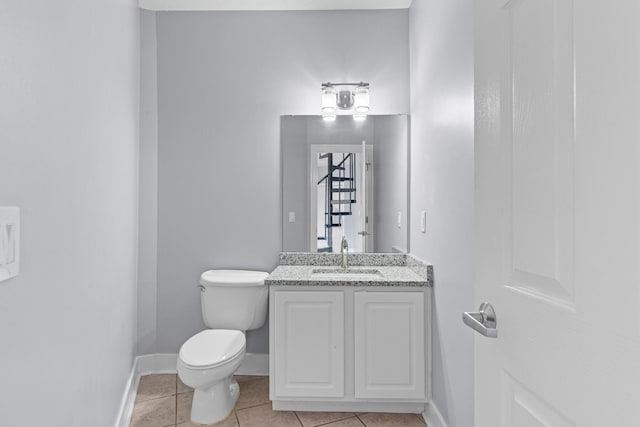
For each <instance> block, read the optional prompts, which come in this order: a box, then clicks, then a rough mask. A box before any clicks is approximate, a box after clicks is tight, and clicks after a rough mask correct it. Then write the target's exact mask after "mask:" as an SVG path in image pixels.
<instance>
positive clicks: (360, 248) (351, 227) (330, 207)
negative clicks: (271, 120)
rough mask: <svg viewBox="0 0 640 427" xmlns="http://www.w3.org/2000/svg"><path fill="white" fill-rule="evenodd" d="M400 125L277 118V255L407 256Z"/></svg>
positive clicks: (394, 119)
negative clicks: (344, 250) (345, 250)
mask: <svg viewBox="0 0 640 427" xmlns="http://www.w3.org/2000/svg"><path fill="white" fill-rule="evenodd" d="M407 129H408V118H407V116H405V115H393V116H391V115H390V116H368V118H367V120H366V121H360V122H359V121H354V120H353V119H352V118H351V117H350V116H338V117H337V120H336V121H334V122H327V121H323V120H322V117H321V116H283V117H282V119H281V132H282V133H281V151H282V153H281V154H282V208H283V210H282V211H283V222H282V233H283V234H282V248H283V251H286V252H308V251H311V252H316V251H320V252H340V241H341V240H342V237H343V236H344V237H345V238H346V239H347V241H348V243H349V252H407V251H408V250H409V248H408V227H407V225H408V218H407V213H408V166H407V165H408V142H409V141H408V131H407Z"/></svg>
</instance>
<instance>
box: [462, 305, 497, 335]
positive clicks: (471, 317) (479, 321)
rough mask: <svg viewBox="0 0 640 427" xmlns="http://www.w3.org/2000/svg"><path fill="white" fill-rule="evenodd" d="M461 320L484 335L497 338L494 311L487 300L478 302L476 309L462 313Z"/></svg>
mask: <svg viewBox="0 0 640 427" xmlns="http://www.w3.org/2000/svg"><path fill="white" fill-rule="evenodd" d="M462 321H463V322H464V324H465V325H467V326H469V327H471V328H472V329H473V330H474V331H476V332H479V333H481V334H482V335H484V336H485V337H489V338H498V330H497V329H496V326H497V325H498V321H497V320H496V312H495V310H494V309H493V307H492V306H491V304H489V303H488V302H483V303H482V304H480V308H479V309H478V311H475V312H468V311H465V312H464V313H462Z"/></svg>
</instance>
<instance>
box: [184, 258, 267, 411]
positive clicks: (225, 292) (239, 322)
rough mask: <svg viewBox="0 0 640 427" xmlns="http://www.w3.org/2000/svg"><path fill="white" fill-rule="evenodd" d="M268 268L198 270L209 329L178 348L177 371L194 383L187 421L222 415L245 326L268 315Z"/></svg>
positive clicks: (235, 391)
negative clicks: (200, 271)
mask: <svg viewBox="0 0 640 427" xmlns="http://www.w3.org/2000/svg"><path fill="white" fill-rule="evenodd" d="M268 275H269V273H266V272H263V271H250V270H209V271H205V272H204V273H202V275H201V276H200V290H201V293H200V300H201V305H202V318H203V320H204V323H205V325H206V326H207V328H209V329H205V330H204V331H201V332H198V333H197V334H195V335H194V336H192V337H191V338H189V339H188V340H187V341H186V342H185V343H184V344H182V347H180V352H179V353H178V363H177V370H178V376H179V377H180V379H181V380H182V382H183V383H185V384H186V385H188V386H189V387H192V388H193V389H194V394H193V403H192V405H191V421H192V422H194V423H198V424H212V423H216V422H218V421H222V420H224V419H225V418H226V417H227V416H229V414H230V413H231V411H232V410H233V406H234V405H235V403H236V400H238V396H239V394H240V388H239V386H238V383H237V382H236V381H235V379H234V377H233V374H234V372H235V371H236V370H237V369H238V367H239V366H240V364H241V363H242V359H243V358H244V355H245V351H246V340H245V335H244V334H245V331H248V330H251V329H257V328H259V327H261V326H262V325H263V324H264V322H265V319H266V316H267V306H268V295H269V291H268V287H267V286H266V285H265V284H264V279H266V277H267V276H268Z"/></svg>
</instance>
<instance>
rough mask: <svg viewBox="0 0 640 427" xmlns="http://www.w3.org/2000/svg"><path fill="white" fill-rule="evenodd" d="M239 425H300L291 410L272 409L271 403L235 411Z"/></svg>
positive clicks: (297, 426)
mask: <svg viewBox="0 0 640 427" xmlns="http://www.w3.org/2000/svg"><path fill="white" fill-rule="evenodd" d="M236 415H237V416H238V424H239V425H240V427H300V426H302V424H300V421H298V418H297V417H296V414H295V413H293V412H285V411H272V410H271V403H267V404H264V405H259V406H254V407H252V408H247V409H240V410H238V411H236Z"/></svg>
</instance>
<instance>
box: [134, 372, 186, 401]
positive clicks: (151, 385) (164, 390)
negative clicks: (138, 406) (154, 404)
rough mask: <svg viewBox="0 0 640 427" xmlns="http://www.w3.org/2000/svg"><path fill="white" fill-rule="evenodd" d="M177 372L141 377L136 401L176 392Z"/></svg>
mask: <svg viewBox="0 0 640 427" xmlns="http://www.w3.org/2000/svg"><path fill="white" fill-rule="evenodd" d="M176 377H177V375H176V374H154V375H145V376H142V377H140V383H139V384H138V394H137V395H136V402H142V401H144V400H151V399H157V398H159V397H165V396H172V395H174V394H176Z"/></svg>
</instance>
